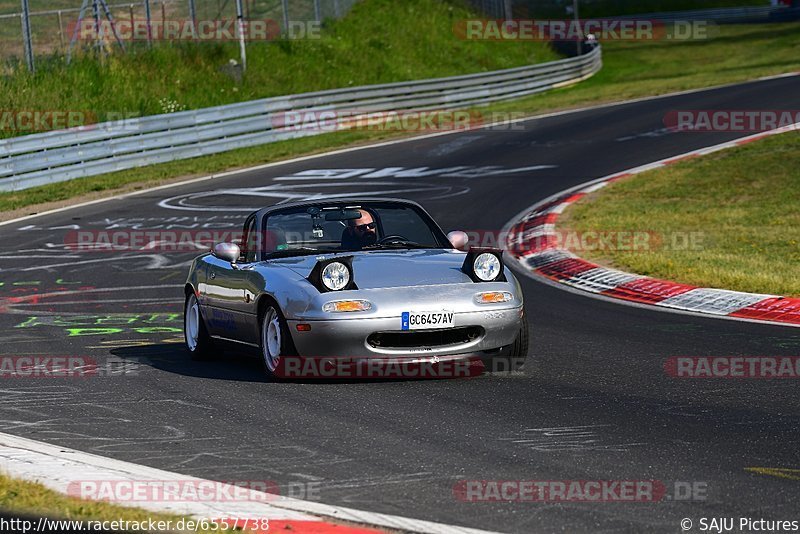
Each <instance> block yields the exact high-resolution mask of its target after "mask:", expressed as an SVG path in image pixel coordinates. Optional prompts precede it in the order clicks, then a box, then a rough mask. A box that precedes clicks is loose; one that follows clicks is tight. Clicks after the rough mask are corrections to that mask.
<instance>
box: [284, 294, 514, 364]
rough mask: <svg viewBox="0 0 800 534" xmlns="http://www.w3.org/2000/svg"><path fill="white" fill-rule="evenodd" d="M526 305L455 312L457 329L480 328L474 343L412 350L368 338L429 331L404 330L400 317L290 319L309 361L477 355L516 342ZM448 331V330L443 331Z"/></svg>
mask: <svg viewBox="0 0 800 534" xmlns="http://www.w3.org/2000/svg"><path fill="white" fill-rule="evenodd" d="M522 310H523V307H522V305H518V306H514V307H508V308H497V307H492V308H491V309H488V308H487V309H486V310H475V311H467V312H455V313H454V317H453V321H454V326H453V328H454V329H461V328H465V327H479V328H480V329H481V334H480V335H479V336H478V337H476V338H475V339H473V340H471V341H466V342H456V343H450V344H447V345H430V344H427V345H426V344H421V345H419V346H410V347H402V348H400V347H391V346H388V347H387V346H373V345H372V344H370V343H369V342H368V341H367V339H368V338H369V336H370V335H371V334H374V333H376V332H391V333H395V332H398V333H399V332H403V334H404V335H405V334H406V333H411V334H413V333H417V332H426V330H411V331H408V330H407V331H402V330H401V317H400V314H397V315H396V316H392V317H380V318H376V317H363V318H359V319H357V320H355V319H354V318H347V319H328V320H308V319H304V320H288V321H287V322H288V326H289V330H290V332H291V336H292V339H293V341H294V346H295V348H296V349H297V352H298V354H299V355H300V356H304V357H307V358H317V357H319V358H363V357H370V358H374V357H383V358H386V357H397V358H408V357H413V356H419V357H426V356H440V355H455V354H463V355H467V354H477V353H480V352H483V351H489V350H494V349H498V348H500V347H503V346H506V345H510V344H511V343H513V342H514V340H515V339H516V337H517V334H518V333H519V329H520V325H521V318H522ZM298 324H306V325H310V327H311V329H310V330H309V331H305V332H304V331H298V330H297V325H298ZM443 330H447V329H443Z"/></svg>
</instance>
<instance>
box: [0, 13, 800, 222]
mask: <svg viewBox="0 0 800 534" xmlns="http://www.w3.org/2000/svg"><path fill="white" fill-rule="evenodd" d="M448 24H449V21H448ZM443 25H445V24H443ZM799 29H800V24H798V23H785V24H754V25H735V26H721V27H720V32H721V33H720V35H719V36H718V37H717V38H716V39H711V40H707V41H696V42H673V41H670V42H667V41H663V42H662V41H655V42H608V43H606V44H604V52H603V61H604V68H603V70H601V71H600V72H599V73H598V74H596V75H595V76H594V77H592V78H590V79H589V80H586V81H584V82H581V83H579V84H577V85H574V86H571V87H568V88H562V89H557V90H554V91H551V92H548V93H544V94H540V95H533V96H531V97H527V98H523V99H519V100H515V101H513V102H506V103H500V104H495V105H492V106H489V107H487V108H482V110H481V111H482V112H484V113H485V112H488V111H506V112H517V113H525V114H534V113H539V112H546V111H552V110H556V109H567V108H573V107H577V106H583V105H590V104H597V103H601V102H609V101H618V100H622V99H627V98H635V97H642V96H649V95H658V94H664V93H669V92H673V91H680V90H685V89H693V88H699V87H708V86H711V85H718V84H723V83H732V82H740V81H745V80H749V79H753V78H756V77H759V76H766V75H771V74H779V73H784V72H795V71H800V31H798V30H799ZM441 31H445V30H444V29H441ZM447 32H450V29H449V28H448V29H447ZM448 36H452V34H451V33H448ZM448 38H450V37H448ZM472 44H475V42H474V41H470V42H468V43H466V45H467V46H471V45H472ZM493 44H497V45H501V46H505V45H508V44H513V43H493ZM528 44H530V43H528ZM464 45H465V42H458V43H456V44H453V46H464ZM453 53H454V54H455V53H457V52H456V51H453ZM407 54H409V53H406V55H407ZM405 60H406V59H405V58H400V59H398V60H397V61H405ZM342 61H344V60H342ZM385 61H386V62H387V63H392V59H391V57H387V58H385ZM463 66H464V65H462V67H463ZM376 68H378V67H376ZM398 68H399V67H398ZM428 73H429V74H431V73H430V71H429V72H428ZM450 73H451V74H454V73H455V72H450ZM382 81H385V79H383V80H382ZM180 94H182V93H176V95H180ZM0 95H2V93H0ZM0 98H3V97H2V96H0ZM75 98H76V99H77V98H78V96H77V95H76V96H75ZM77 101H78V102H80V100H77ZM0 109H3V106H2V105H0ZM80 109H85V106H84V107H82V108H80ZM397 136H398V134H396V133H392V132H374V131H352V132H339V133H333V134H326V135H321V136H317V137H311V138H306V139H300V140H295V141H287V142H282V143H276V144H273V145H264V146H261V147H256V148H252V149H242V150H236V151H232V152H228V153H225V154H218V155H214V156H206V157H203V158H196V159H192V160H185V161H178V162H172V163H168V164H163V165H154V166H151V167H145V168H141V169H133V170H128V171H120V172H117V173H114V174H110V175H103V176H97V177H92V178H85V179H81V180H73V181H71V182H65V183H61V184H54V185H49V186H44V187H39V188H33V189H28V190H24V191H20V192H16V193H2V194H0V210H1V211H8V210H14V209H20V208H23V207H26V206H32V205H34V204H38V203H44V202H54V201H62V200H65V199H69V198H73V197H76V196H80V195H84V194H86V193H93V192H102V191H108V190H113V189H115V188H117V187H119V186H122V185H125V184H131V183H136V184H137V187H143V186H145V185H153V184H156V183H160V182H161V181H163V180H165V179H168V178H171V177H178V176H186V177H188V176H194V175H199V174H208V173H214V172H219V171H222V170H226V169H231V168H237V167H245V166H248V165H255V164H260V163H265V162H269V161H276V160H279V159H286V158H289V157H294V156H299V155H303V154H309V153H314V152H320V151H323V150H326V149H331V148H336V147H342V146H346V145H350V144H353V143H363V142H365V141H374V140H377V139H382V138H387V137H397ZM40 208H41V207H39V206H37V207H31V208H28V209H26V210H24V213H31V212H36V211H37V210H39V209H40Z"/></svg>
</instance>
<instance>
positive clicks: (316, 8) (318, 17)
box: [314, 0, 322, 22]
mask: <svg viewBox="0 0 800 534" xmlns="http://www.w3.org/2000/svg"><path fill="white" fill-rule="evenodd" d="M314 19H315V20H316V21H317V22H321V21H322V13H320V10H319V0H314Z"/></svg>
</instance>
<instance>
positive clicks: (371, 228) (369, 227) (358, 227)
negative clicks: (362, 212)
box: [356, 221, 377, 232]
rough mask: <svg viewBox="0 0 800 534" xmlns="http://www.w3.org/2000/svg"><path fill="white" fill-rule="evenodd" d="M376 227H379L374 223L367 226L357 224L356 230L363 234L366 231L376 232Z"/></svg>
mask: <svg viewBox="0 0 800 534" xmlns="http://www.w3.org/2000/svg"><path fill="white" fill-rule="evenodd" d="M375 226H377V225H376V224H375V222H374V221H373V222H371V223H367V224H357V225H356V230H358V231H359V232H363V231H364V230H366V229H370V230H374V229H375Z"/></svg>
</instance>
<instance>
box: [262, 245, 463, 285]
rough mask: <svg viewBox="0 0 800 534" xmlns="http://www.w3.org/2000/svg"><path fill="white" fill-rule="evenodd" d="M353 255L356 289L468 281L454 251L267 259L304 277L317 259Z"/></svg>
mask: <svg viewBox="0 0 800 534" xmlns="http://www.w3.org/2000/svg"><path fill="white" fill-rule="evenodd" d="M337 256H338V257H347V256H352V257H353V278H354V279H355V282H356V285H357V286H358V287H359V289H375V288H386V287H398V286H415V285H431V284H463V283H467V282H471V281H472V280H471V279H470V277H469V276H467V275H466V274H465V273H464V272H463V271H461V266H462V265H463V264H464V258H465V256H466V254H465V253H464V252H459V251H454V250H438V249H437V250H396V251H395V250H372V251H365V252H351V253H347V254H325V255H319V256H299V257H292V258H280V259H275V260H268V263H270V264H273V265H280V266H282V267H286V268H289V269H291V270H292V271H294V272H296V273H297V274H299V275H300V276H302V277H303V278H307V277H308V275H309V274H310V273H311V270H312V269H313V268H314V265H316V264H317V259H318V258H324V259H331V258H334V257H337Z"/></svg>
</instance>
